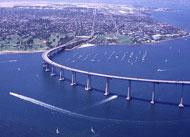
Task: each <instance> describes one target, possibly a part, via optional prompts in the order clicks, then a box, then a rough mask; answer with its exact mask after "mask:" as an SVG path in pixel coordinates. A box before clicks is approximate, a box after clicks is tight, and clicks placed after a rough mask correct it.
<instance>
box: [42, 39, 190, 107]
mask: <svg viewBox="0 0 190 137" xmlns="http://www.w3.org/2000/svg"><path fill="white" fill-rule="evenodd" d="M71 43H72V42H69V43H66V44H64V45H63V46H60V47H56V48H53V49H50V50H49V51H46V52H44V53H43V54H42V58H43V67H44V68H45V71H46V72H50V73H51V76H55V75H56V73H55V70H59V71H60V72H59V80H64V70H68V71H71V72H72V76H71V86H75V85H76V84H77V79H76V73H81V74H84V75H86V76H87V83H86V87H85V90H86V91H90V90H91V89H92V87H91V79H92V77H91V76H96V77H103V78H105V92H104V95H105V96H108V95H109V94H110V80H111V79H118V80H125V81H128V89H127V88H126V100H127V101H130V100H131V92H132V88H131V85H132V83H133V82H145V83H151V84H152V87H153V88H152V98H151V101H150V103H151V104H152V105H153V104H155V92H156V85H157V84H177V85H181V87H182V88H181V91H180V92H181V95H180V97H179V105H178V107H180V108H183V107H184V104H183V95H184V94H183V92H184V86H185V85H190V81H170V80H155V79H141V78H131V77H122V76H114V75H106V74H100V73H94V72H88V71H83V70H79V69H74V68H70V67H67V66H64V65H60V64H58V63H56V62H54V61H52V60H51V59H52V58H53V57H54V56H55V55H57V54H59V53H60V52H63V51H64V50H65V49H67V46H68V45H69V44H71ZM78 81H80V79H78Z"/></svg>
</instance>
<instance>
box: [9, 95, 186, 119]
mask: <svg viewBox="0 0 190 137" xmlns="http://www.w3.org/2000/svg"><path fill="white" fill-rule="evenodd" d="M9 94H10V95H11V96H14V97H17V98H19V99H22V100H25V101H28V102H31V103H33V104H36V105H39V106H42V107H44V108H48V109H50V110H53V111H57V112H60V113H62V114H66V115H69V116H73V117H76V118H81V119H87V120H98V121H110V122H130V123H170V122H172V123H173V122H176V121H187V120H190V119H182V120H166V121H131V120H120V119H109V118H98V117H92V116H87V115H83V114H79V113H76V112H71V111H68V110H65V109H62V108H59V107H55V106H53V105H50V104H47V103H44V102H42V101H39V100H36V99H33V98H30V97H26V96H23V95H19V94H16V93H13V92H9ZM110 98H111V97H110ZM115 98H117V96H116V95H114V96H112V99H115ZM108 99H109V98H108ZM109 100H110V99H109ZM104 102H105V100H104ZM98 104H100V103H98Z"/></svg>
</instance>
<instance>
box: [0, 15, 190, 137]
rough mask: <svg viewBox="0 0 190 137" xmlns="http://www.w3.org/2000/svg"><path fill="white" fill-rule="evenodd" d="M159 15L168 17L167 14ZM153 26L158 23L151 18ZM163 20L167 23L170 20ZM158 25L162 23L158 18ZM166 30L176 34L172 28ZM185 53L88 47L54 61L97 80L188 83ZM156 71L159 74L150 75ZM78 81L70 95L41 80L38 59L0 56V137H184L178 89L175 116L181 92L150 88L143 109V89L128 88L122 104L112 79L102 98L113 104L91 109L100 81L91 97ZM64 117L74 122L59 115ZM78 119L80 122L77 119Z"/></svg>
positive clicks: (122, 86)
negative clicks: (153, 98)
mask: <svg viewBox="0 0 190 137" xmlns="http://www.w3.org/2000/svg"><path fill="white" fill-rule="evenodd" d="M163 14H164V13H163ZM165 14H167V16H168V17H171V16H170V15H168V13H165ZM173 14H174V13H173ZM185 16H186V17H188V16H189V15H188V14H185ZM176 17H177V16H176ZM178 17H180V16H178ZM155 18H157V19H159V18H160V19H162V18H163V17H161V16H159V15H158V14H157V15H155ZM168 19H169V20H171V19H173V20H174V18H173V17H171V18H168ZM184 19H187V20H190V18H184ZM163 20H165V21H167V20H166V19H164V18H163ZM173 23H174V25H176V26H178V21H173ZM179 24H180V23H179ZM187 24H188V23H187ZM179 27H180V26H179ZM181 28H184V29H187V30H188V25H186V23H184V25H181ZM189 46H190V38H183V39H178V40H174V41H168V42H162V43H159V44H152V45H145V46H133V47H131V46H109V47H108V46H102V47H89V48H81V49H76V50H73V51H66V52H64V53H62V54H60V55H58V56H56V57H55V58H54V60H55V61H57V62H59V63H61V64H64V65H67V66H70V67H74V68H79V69H82V70H88V71H92V72H98V73H106V74H112V75H119V76H128V77H137V78H150V79H166V80H190V73H189V70H190V62H189V60H190V56H189V55H190V47H189ZM81 55H82V56H81ZM111 55H112V56H111ZM124 55H126V56H124ZM143 56H144V57H143ZM143 58H144V59H143ZM11 60H16V61H11ZM158 69H162V70H163V71H161V72H158V71H157V70H158ZM57 71H59V70H57ZM66 77H67V78H68V79H70V78H71V72H69V71H66ZM86 78H87V77H86V76H85V75H80V74H77V82H79V83H81V85H79V86H75V87H71V86H70V82H68V81H62V82H60V81H59V80H58V77H50V73H47V72H44V70H43V68H42V59H41V53H34V54H7V55H0V91H1V93H0V136H1V137H12V136H14V137H33V136H37V137H52V136H54V137H55V136H57V137H58V136H60V137H125V136H129V137H142V136H144V137H152V136H154V137H163V136H164V137H182V136H183V137H184V136H185V137H188V136H190V131H189V128H190V100H189V98H190V92H189V91H190V86H185V88H184V104H185V107H184V108H183V109H180V108H178V107H177V105H178V104H179V100H180V98H179V97H180V92H181V86H178V85H163V84H159V85H156V94H155V95H156V103H155V105H151V104H150V100H151V91H152V85H151V84H145V83H132V97H133V99H132V100H131V101H126V99H125V98H123V97H125V96H126V94H127V86H128V83H127V81H119V80H114V79H113V80H111V89H110V92H111V93H113V94H118V95H120V97H118V98H116V99H114V100H111V101H110V102H107V103H103V104H100V105H96V104H98V103H100V102H102V100H104V99H107V98H108V97H105V96H104V95H103V93H102V92H104V89H105V82H106V81H105V79H104V78H98V77H92V87H93V88H95V89H94V90H92V91H90V92H86V91H85V90H84V85H85V84H86ZM10 92H14V93H17V94H20V95H23V96H27V97H30V98H32V99H35V100H38V101H42V102H44V103H47V104H50V105H52V106H55V107H58V108H60V109H61V110H62V111H61V112H60V111H56V110H52V109H48V108H47V107H45V106H43V105H42V106H39V105H37V104H34V103H32V102H28V101H26V100H23V99H20V98H17V97H15V96H11V95H10V94H9V93H10ZM66 110H68V111H71V114H73V113H74V114H76V115H74V116H72V115H68V114H65V113H62V112H65V111H66ZM81 115H85V116H87V118H85V119H84V118H83V117H80V116H81ZM91 128H93V129H94V131H95V134H94V133H93V132H92V131H91ZM56 129H58V130H59V134H57V133H56Z"/></svg>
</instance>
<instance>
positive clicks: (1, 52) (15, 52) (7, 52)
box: [0, 50, 45, 55]
mask: <svg viewBox="0 0 190 137" xmlns="http://www.w3.org/2000/svg"><path fill="white" fill-rule="evenodd" d="M44 51H45V50H36V51H16V50H14V51H7V50H6V51H0V55H1V54H22V53H40V52H44Z"/></svg>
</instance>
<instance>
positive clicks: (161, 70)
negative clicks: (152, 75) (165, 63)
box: [157, 69, 167, 72]
mask: <svg viewBox="0 0 190 137" xmlns="http://www.w3.org/2000/svg"><path fill="white" fill-rule="evenodd" d="M157 71H158V72H163V71H167V69H157Z"/></svg>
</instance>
